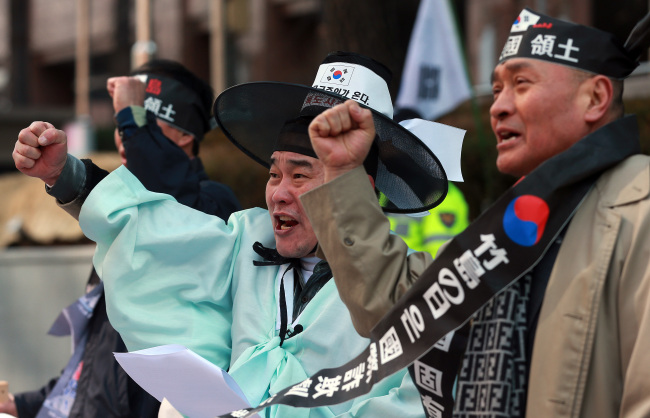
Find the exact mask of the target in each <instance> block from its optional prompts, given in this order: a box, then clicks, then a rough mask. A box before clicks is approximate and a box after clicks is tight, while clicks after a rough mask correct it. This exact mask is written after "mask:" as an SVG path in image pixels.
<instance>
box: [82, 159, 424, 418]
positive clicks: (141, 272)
mask: <svg viewBox="0 0 650 418" xmlns="http://www.w3.org/2000/svg"><path fill="white" fill-rule="evenodd" d="M79 221H80V224H81V227H82V229H83V231H84V233H85V234H86V235H87V236H88V237H89V238H90V239H92V240H93V241H95V242H97V250H96V253H95V256H94V260H93V261H94V264H95V268H96V269H97V272H98V274H99V276H100V277H101V278H102V280H103V281H104V286H105V291H106V305H107V311H108V315H109V319H110V321H111V323H112V324H113V326H114V327H115V328H116V329H117V330H118V331H119V333H120V334H121V336H122V338H123V339H124V341H125V343H126V346H127V347H128V349H129V350H131V351H133V350H139V349H143V348H148V347H153V346H158V345H164V344H182V345H184V346H186V347H188V348H190V349H191V350H193V351H195V352H196V353H197V354H199V355H201V356H203V357H204V358H206V359H207V360H209V361H211V362H212V363H214V364H216V365H218V366H220V367H222V368H223V369H226V370H229V372H230V374H231V375H232V376H233V377H234V379H235V380H236V381H237V383H238V384H239V385H240V386H241V388H242V390H243V391H244V393H245V395H246V396H247V398H248V400H249V402H250V403H251V405H253V406H256V405H258V404H259V403H260V402H261V401H263V400H264V399H266V398H267V397H269V395H272V394H275V393H276V392H278V391H280V390H281V389H284V388H285V387H287V386H289V385H291V384H295V383H298V382H301V381H302V380H304V379H305V378H307V377H309V376H311V375H312V374H314V373H315V372H317V371H318V370H320V369H323V368H331V367H337V366H341V365H343V364H345V363H347V362H348V361H349V360H351V359H353V358H354V357H356V356H357V355H358V354H360V353H361V352H362V351H363V350H364V349H365V348H366V347H367V345H368V343H369V340H367V339H365V338H362V337H360V336H359V335H358V334H357V333H356V331H355V330H354V328H353V326H352V322H351V320H350V316H349V313H348V311H347V309H346V307H345V305H343V302H341V300H340V298H339V296H338V293H337V289H336V286H335V283H334V280H330V281H329V282H328V283H327V284H326V285H325V286H324V287H323V288H322V289H321V290H320V292H318V293H317V295H316V296H315V297H314V299H313V300H312V301H311V302H309V304H308V305H307V307H306V308H305V310H304V311H303V312H302V314H301V316H300V319H299V321H298V322H299V323H300V324H301V325H302V326H303V327H304V330H303V331H302V332H301V333H299V334H298V335H296V336H294V337H292V338H289V339H287V340H285V342H284V344H283V346H282V347H280V346H279V343H280V338H279V336H278V332H277V331H276V323H275V322H276V316H277V309H278V301H277V293H276V289H277V288H278V284H277V283H276V280H277V277H278V274H277V273H278V269H279V268H280V267H278V266H264V267H256V266H254V265H253V260H259V259H260V257H259V256H258V255H257V254H256V253H255V252H254V251H253V243H254V242H256V241H259V242H260V243H262V245H264V246H265V247H272V248H274V247H275V242H274V238H273V230H272V226H271V220H270V216H269V214H268V211H266V210H263V209H260V208H255V209H249V210H245V211H241V212H237V213H235V214H233V215H232V216H231V217H230V219H229V220H228V223H227V224H226V223H224V222H223V221H222V220H221V219H219V218H217V217H216V216H210V215H206V214H204V213H201V212H198V211H195V210H193V209H190V208H188V207H186V206H183V205H180V204H178V203H177V202H176V201H175V200H174V199H173V198H172V197H171V196H168V195H165V194H160V193H153V192H150V191H148V190H146V189H145V188H144V187H143V186H142V185H141V184H140V182H139V181H138V180H137V179H136V178H135V177H134V176H133V175H132V174H131V173H130V172H129V171H128V170H127V169H126V168H124V167H120V168H119V169H117V170H115V171H114V172H113V173H112V174H110V175H109V176H108V177H106V178H105V179H104V180H103V181H102V182H101V183H100V184H99V185H98V186H96V187H95V189H94V190H93V191H92V192H91V194H90V195H89V196H88V198H87V200H86V202H85V203H84V205H83V207H82V210H81V214H80V218H79ZM261 415H262V416H268V417H278V418H285V417H334V416H342V417H353V416H355V417H360V416H362V417H399V418H408V417H423V416H424V412H423V409H422V405H421V402H420V398H419V395H418V393H417V390H416V388H415V386H414V385H413V382H412V381H411V378H410V376H409V375H408V373H407V372H406V371H403V372H399V373H397V374H395V375H392V376H390V377H388V378H386V379H384V380H383V381H381V382H380V383H379V384H377V385H375V387H374V388H373V390H372V391H371V392H370V393H369V394H368V395H365V396H363V397H360V398H357V399H354V400H352V401H349V402H345V403H343V404H339V405H333V406H331V407H322V408H314V409H305V408H292V407H288V406H271V407H269V408H267V409H265V410H264V411H263V412H262V413H261Z"/></svg>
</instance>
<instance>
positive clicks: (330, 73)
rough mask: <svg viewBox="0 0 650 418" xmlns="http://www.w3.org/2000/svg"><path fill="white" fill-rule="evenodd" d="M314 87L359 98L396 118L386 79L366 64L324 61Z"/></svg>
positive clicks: (361, 101)
mask: <svg viewBox="0 0 650 418" xmlns="http://www.w3.org/2000/svg"><path fill="white" fill-rule="evenodd" d="M312 87H314V88H317V89H321V90H324V91H328V92H331V93H335V94H338V95H340V96H343V97H346V98H348V99H352V100H356V101H357V102H359V103H362V104H364V105H366V106H368V107H371V108H373V109H374V110H375V111H377V112H379V113H381V114H383V115H385V116H386V117H388V118H390V119H393V104H392V101H391V98H390V92H389V91H388V85H387V84H386V81H385V80H384V79H383V78H381V77H380V76H379V75H377V73H375V72H374V71H372V70H369V69H368V68H366V67H364V66H362V65H357V64H350V63H344V62H333V63H328V64H321V66H320V67H319V68H318V73H316V79H314V83H313V84H312Z"/></svg>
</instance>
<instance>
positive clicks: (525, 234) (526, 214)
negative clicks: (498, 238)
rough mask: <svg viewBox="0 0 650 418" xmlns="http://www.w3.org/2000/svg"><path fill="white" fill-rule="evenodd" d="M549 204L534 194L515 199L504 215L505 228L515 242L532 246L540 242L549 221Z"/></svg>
mask: <svg viewBox="0 0 650 418" xmlns="http://www.w3.org/2000/svg"><path fill="white" fill-rule="evenodd" d="M548 215H549V208H548V204H547V203H546V202H545V201H544V200H543V199H541V198H539V197H537V196H533V195H523V196H519V197H517V198H515V199H513V200H512V201H511V202H510V204H509V205H508V208H507V209H506V212H505V214H504V215H503V229H504V230H505V233H506V235H508V237H509V238H510V239H511V240H513V241H514V242H515V243H517V244H519V245H521V246H524V247H531V246H533V245H535V244H537V243H538V242H539V240H540V239H541V238H542V235H543V234H544V228H545V227H546V222H547V221H548Z"/></svg>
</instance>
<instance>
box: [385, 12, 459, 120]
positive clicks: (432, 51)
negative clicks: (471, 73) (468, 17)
mask: <svg viewBox="0 0 650 418" xmlns="http://www.w3.org/2000/svg"><path fill="white" fill-rule="evenodd" d="M471 95H472V91H471V88H470V85H469V81H468V79H467V75H466V72H465V66H464V60H463V57H462V50H461V46H460V41H459V39H458V36H457V33H456V28H455V21H454V17H453V14H452V11H451V9H450V7H449V3H448V0H421V2H420V8H419V10H418V15H417V18H416V19H415V25H414V26H413V32H412V34H411V41H410V44H409V49H408V52H407V54H406V61H405V64H404V71H403V73H402V82H401V85H400V91H399V94H398V96H397V100H396V102H395V107H396V108H397V109H412V110H415V111H417V112H418V113H419V114H420V117H422V118H423V119H429V120H433V119H435V118H437V117H439V116H441V115H444V114H445V113H447V112H450V111H451V110H453V109H454V108H455V107H456V106H458V105H459V104H460V103H461V102H463V101H465V100H467V99H469V98H470V97H471Z"/></svg>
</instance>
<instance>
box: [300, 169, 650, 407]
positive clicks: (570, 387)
mask: <svg viewBox="0 0 650 418" xmlns="http://www.w3.org/2000/svg"><path fill="white" fill-rule="evenodd" d="M301 199H302V202H303V205H304V206H305V209H306V211H307V213H308V215H309V218H310V220H311V223H312V225H313V227H314V229H315V231H316V235H317V237H318V240H319V243H320V244H319V245H320V248H319V252H321V254H320V255H321V256H325V257H326V258H327V260H328V262H329V263H330V265H331V267H332V270H333V272H334V277H335V280H336V285H337V286H338V288H339V292H340V294H341V298H342V299H343V301H344V302H345V304H346V305H347V306H348V308H349V310H350V313H351V316H352V318H353V322H354V324H355V327H356V329H357V331H359V333H360V334H361V335H364V336H367V335H368V333H369V331H370V329H371V328H372V326H373V325H374V324H375V323H376V322H377V321H378V320H379V319H380V318H381V317H382V316H383V314H384V313H385V312H387V310H388V309H389V308H390V307H391V306H392V305H393V304H394V303H395V301H396V300H397V299H399V298H400V296H402V295H403V294H404V292H405V291H406V290H407V289H408V288H409V287H410V284H411V283H412V282H413V281H415V280H416V279H417V278H418V277H419V274H420V273H421V272H422V271H424V269H425V268H426V267H427V266H428V265H429V264H430V263H431V257H430V256H429V255H428V254H426V253H415V254H412V255H410V256H409V257H408V258H406V251H407V249H406V246H405V244H404V243H403V242H402V241H401V239H400V238H398V237H397V236H395V235H391V234H389V223H388V221H387V220H386V218H385V217H384V216H383V214H382V211H381V209H380V208H379V206H378V205H377V203H376V198H375V195H374V193H373V191H372V189H371V187H370V186H369V182H368V178H367V175H366V174H365V172H364V171H363V169H361V168H359V169H356V170H354V171H352V172H350V173H347V174H346V175H344V176H341V177H339V178H338V179H336V180H335V181H333V182H331V183H328V184H325V185H323V186H321V187H319V188H317V189H314V190H312V191H311V192H309V193H307V194H305V195H303V197H302V198H301ZM526 416H527V417H544V418H547V417H584V418H599V417H602V418H611V417H617V416H620V417H650V158H649V157H646V156H634V157H631V158H628V159H627V160H625V161H623V162H622V163H620V164H619V165H618V166H616V167H614V168H612V169H610V170H608V171H607V172H605V173H604V174H603V175H602V176H601V178H600V179H599V180H598V181H597V183H596V185H595V187H594V188H593V189H592V190H591V191H590V192H589V194H588V196H587V198H586V200H585V202H584V203H583V204H582V206H581V207H580V208H579V210H578V212H577V213H576V214H575V216H574V219H573V220H572V222H571V224H570V226H569V229H568V230H567V233H566V235H565V237H564V242H563V244H562V247H561V248H560V252H559V254H558V256H557V259H556V262H555V266H554V268H553V272H552V273H551V277H550V278H549V283H548V287H547V290H546V293H545V297H544V302H543V304H542V308H541V312H540V317H539V323H538V327H537V334H536V338H535V346H534V349H533V358H532V363H531V370H530V380H529V389H528V405H527V414H526Z"/></svg>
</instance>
